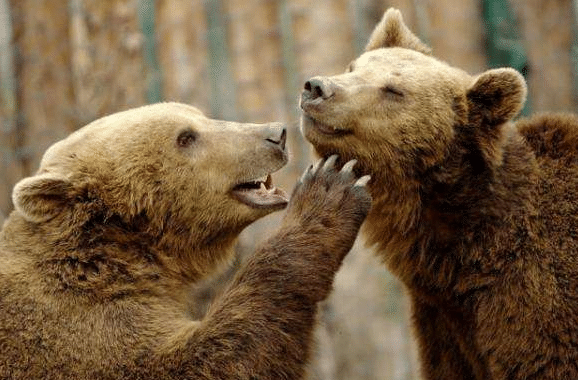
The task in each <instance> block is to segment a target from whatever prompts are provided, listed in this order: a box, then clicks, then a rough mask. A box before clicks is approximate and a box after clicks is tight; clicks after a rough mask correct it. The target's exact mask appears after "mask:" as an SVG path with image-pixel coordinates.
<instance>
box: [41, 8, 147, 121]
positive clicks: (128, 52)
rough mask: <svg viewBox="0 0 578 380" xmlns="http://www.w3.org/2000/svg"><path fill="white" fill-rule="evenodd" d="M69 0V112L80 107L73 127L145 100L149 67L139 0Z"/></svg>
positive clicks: (139, 103) (137, 104)
mask: <svg viewBox="0 0 578 380" xmlns="http://www.w3.org/2000/svg"><path fill="white" fill-rule="evenodd" d="M69 1H70V17H71V28H70V46H71V50H72V52H71V56H72V57H71V62H72V72H73V89H74V91H73V94H74V96H73V103H72V106H73V108H71V109H70V110H69V112H68V113H69V114H70V113H72V112H71V111H72V110H75V111H76V112H74V116H75V118H76V123H75V127H80V126H82V125H84V124H86V123H88V122H90V121H92V120H94V119H96V118H98V117H101V116H103V115H105V114H109V113H112V112H116V111H121V110H123V109H127V108H131V107H136V106H139V105H142V104H145V103H146V94H147V81H146V79H147V78H146V72H147V71H146V67H145V65H144V62H143V34H142V31H141V28H140V25H139V19H138V8H137V7H138V1H137V0H121V1H117V0H69ZM32 2H34V1H32ZM54 3H58V2H54ZM52 18H53V19H55V20H56V18H55V17H54V16H52ZM60 22H61V23H62V20H60ZM65 40H66V38H63V41H65Z"/></svg>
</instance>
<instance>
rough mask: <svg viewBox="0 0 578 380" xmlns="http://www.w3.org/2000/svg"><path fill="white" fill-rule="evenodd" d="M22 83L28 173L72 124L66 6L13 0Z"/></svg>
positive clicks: (19, 94) (20, 125)
mask: <svg viewBox="0 0 578 380" xmlns="http://www.w3.org/2000/svg"><path fill="white" fill-rule="evenodd" d="M10 4H11V7H12V15H13V27H14V29H13V30H14V46H15V49H16V51H17V52H18V54H17V56H16V62H17V64H16V67H17V71H16V78H17V81H18V90H17V104H18V106H17V107H18V119H17V128H18V129H19V130H20V131H21V132H23V133H22V135H21V136H22V138H21V140H20V144H21V145H20V147H19V149H20V152H19V153H21V160H22V163H23V169H24V172H25V173H26V174H30V173H31V172H33V171H35V170H36V168H37V167H38V163H39V161H40V158H41V157H42V154H43V153H44V151H45V150H46V148H47V147H48V146H50V145H51V144H52V143H53V142H54V141H55V140H58V139H60V138H62V137H64V136H66V135H67V134H68V133H69V132H70V131H71V130H72V129H73V126H74V115H73V110H74V108H73V104H74V101H73V87H72V76H71V75H70V69H71V67H70V56H71V51H70V45H69V40H68V36H69V28H68V15H69V14H68V4H67V2H65V1H37V0H11V1H10Z"/></svg>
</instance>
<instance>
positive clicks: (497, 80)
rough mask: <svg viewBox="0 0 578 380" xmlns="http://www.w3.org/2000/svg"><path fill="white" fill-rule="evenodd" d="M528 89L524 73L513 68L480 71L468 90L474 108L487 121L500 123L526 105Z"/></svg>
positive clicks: (493, 123) (473, 110)
mask: <svg viewBox="0 0 578 380" xmlns="http://www.w3.org/2000/svg"><path fill="white" fill-rule="evenodd" d="M527 92H528V89H527V87H526V81H525V80H524V77H523V76H522V74H520V73H519V72H517V71H516V70H514V69H511V68H501V69H492V70H488V71H486V72H484V73H482V74H480V75H479V76H478V77H477V78H476V81H475V83H474V84H473V86H472V87H470V89H469V90H468V92H467V97H468V101H469V103H470V105H471V106H472V108H471V110H472V112H477V113H479V116H480V117H482V118H483V122H484V123H488V124H490V125H498V124H501V123H504V122H506V121H508V120H510V119H512V118H514V117H515V116H516V115H518V113H520V111H521V110H522V108H523V106H524V102H525V101H526V94H527Z"/></svg>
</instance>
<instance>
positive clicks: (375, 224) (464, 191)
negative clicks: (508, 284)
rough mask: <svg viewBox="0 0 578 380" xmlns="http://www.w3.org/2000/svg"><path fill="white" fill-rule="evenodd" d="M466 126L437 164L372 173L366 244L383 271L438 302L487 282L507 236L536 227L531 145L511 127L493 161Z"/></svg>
mask: <svg viewBox="0 0 578 380" xmlns="http://www.w3.org/2000/svg"><path fill="white" fill-rule="evenodd" d="M471 130H472V129H471V128H464V129H463V130H462V131H461V132H459V133H458V135H457V136H456V138H455V140H454V142H453V144H452V145H451V146H450V148H449V149H448V153H447V155H446V156H445V158H444V159H443V160H442V161H441V162H440V163H439V164H438V165H435V166H433V167H430V168H427V169H426V170H423V171H420V170H416V171H415V173H414V174H413V175H409V176H407V177H405V178H397V179H392V178H391V175H389V176H388V175H387V174H388V173H384V174H385V175H384V176H382V178H378V179H377V181H376V182H375V183H374V185H373V188H374V191H373V194H374V205H373V208H372V211H371V213H370V215H369V216H368V218H367V220H366V223H365V235H366V237H367V239H368V242H369V243H370V244H377V246H378V249H379V250H380V252H381V254H382V255H383V256H384V257H385V261H386V263H387V264H388V266H389V269H390V270H391V271H392V272H393V273H394V274H396V275H397V276H399V278H400V279H401V280H402V281H403V282H404V283H405V284H406V285H407V286H408V287H409V288H410V290H411V289H414V290H416V289H420V290H419V291H418V292H417V293H418V294H421V295H422V296H426V297H432V298H440V297H441V298H444V299H445V300H444V302H447V299H448V298H455V297H456V296H459V295H461V294H466V293H468V292H469V291H471V290H474V289H479V288H482V287H485V286H487V285H489V284H490V283H491V282H492V281H493V279H494V278H496V277H497V276H496V274H497V272H496V271H499V270H501V268H504V267H505V266H506V265H508V263H509V262H510V261H512V247H514V246H515V245H516V244H517V243H516V241H515V240H516V239H518V240H520V241H523V240H524V239H526V240H527V239H530V237H531V236H533V235H534V231H535V229H536V228H535V223H534V222H533V221H534V219H535V217H536V212H535V211H533V210H536V205H535V200H534V193H535V189H536V184H537V174H538V169H537V165H536V160H535V157H534V154H533V153H532V151H531V149H530V148H529V147H528V145H527V144H526V143H525V141H524V140H523V139H522V138H521V137H520V135H519V134H518V132H517V131H514V130H513V129H512V130H511V131H510V132H508V136H506V138H505V139H504V140H503V141H502V142H501V146H500V149H501V155H499V157H500V159H499V160H497V161H495V162H490V161H489V160H488V156H487V155H484V153H483V152H482V151H481V149H478V148H476V147H472V146H471V145H472V144H471V141H472V139H471V136H469V133H471ZM458 131H459V129H458ZM493 148H495V146H494V147H493ZM386 179H387V182H385V181H386ZM386 183H387V186H386V185H385V184H386ZM380 186H381V188H382V189H393V190H386V191H383V190H381V191H380V190H376V189H378V188H379V187H380ZM375 194H379V195H378V196H375ZM496 241H503V242H510V244H502V245H501V246H497V245H496V243H495V242H496Z"/></svg>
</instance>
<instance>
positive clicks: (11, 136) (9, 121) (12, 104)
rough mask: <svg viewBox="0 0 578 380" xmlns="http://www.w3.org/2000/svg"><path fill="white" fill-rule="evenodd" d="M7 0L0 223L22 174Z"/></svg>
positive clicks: (1, 60)
mask: <svg viewBox="0 0 578 380" xmlns="http://www.w3.org/2000/svg"><path fill="white" fill-rule="evenodd" d="M12 38H13V35H12V15H11V12H10V7H9V4H8V0H0V173H1V174H2V175H1V176H0V226H1V225H2V222H3V221H4V219H5V218H6V216H8V213H9V212H10V210H11V209H12V201H11V199H10V195H11V194H12V187H13V186H14V184H15V183H16V182H17V181H18V180H19V179H21V178H22V176H23V175H24V168H23V165H22V162H21V160H20V156H19V152H20V140H21V139H22V133H21V131H19V130H18V128H17V126H18V124H17V109H16V86H17V82H16V68H15V65H14V48H13V45H12Z"/></svg>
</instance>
